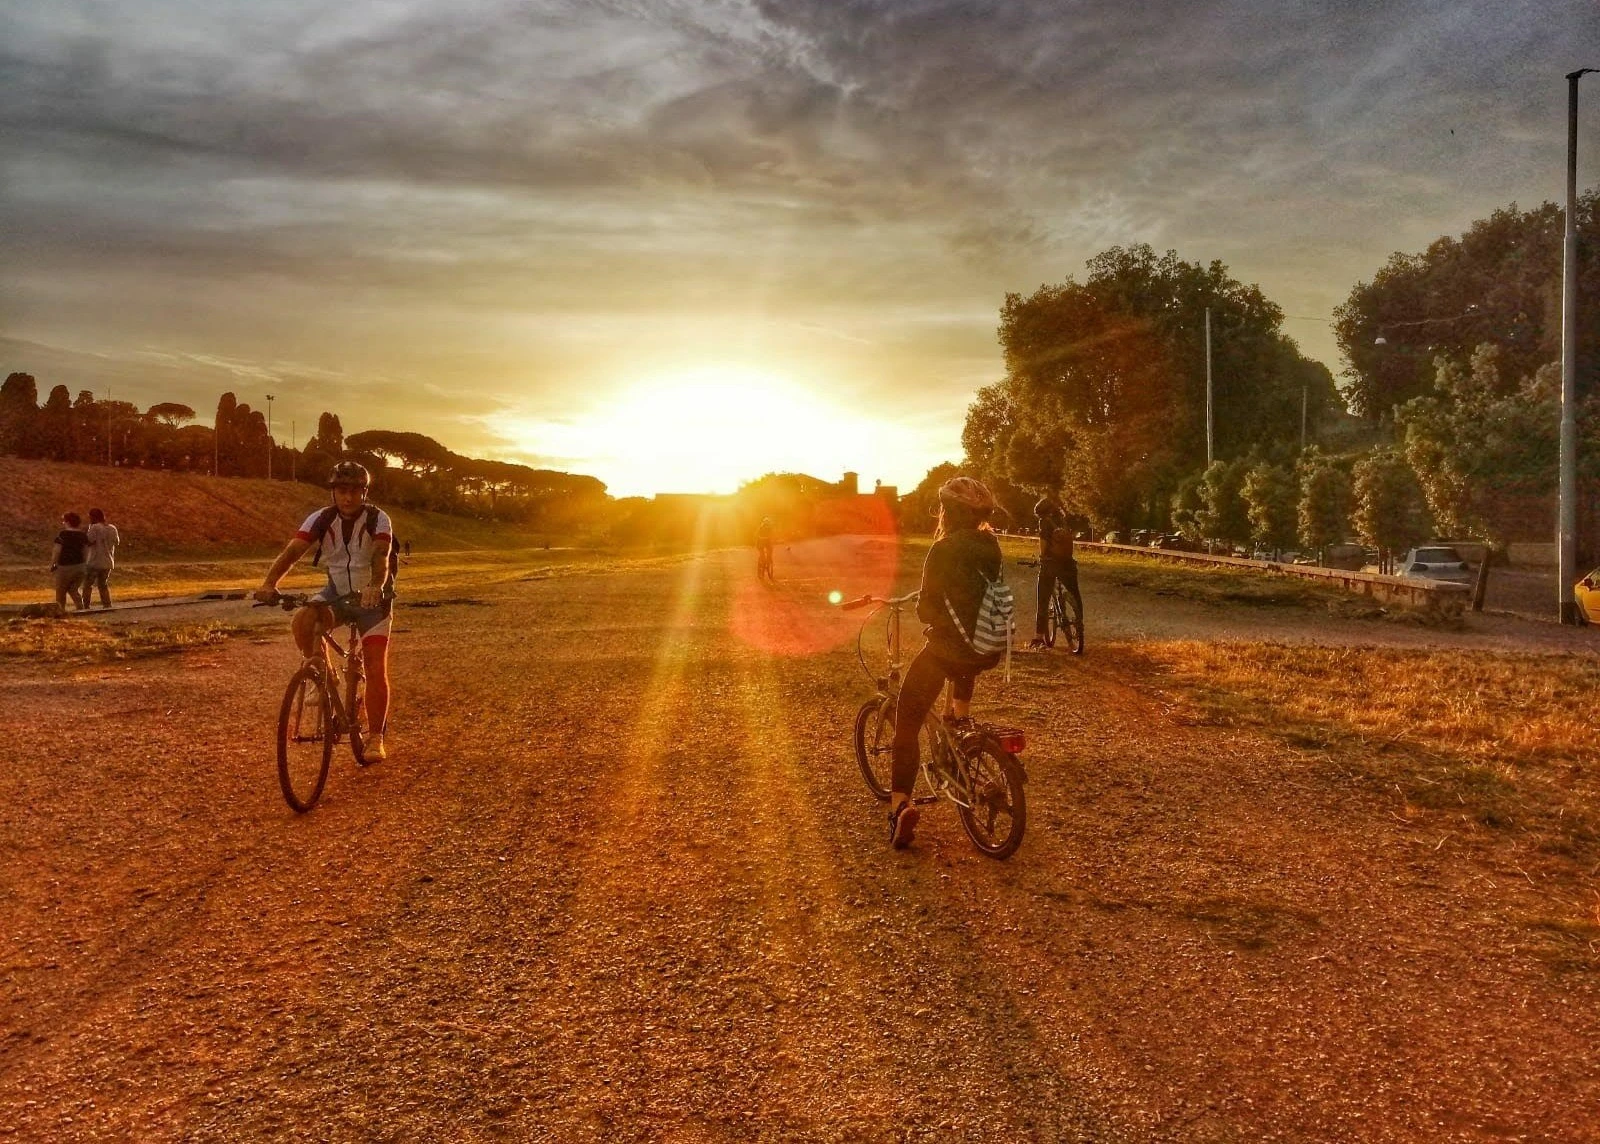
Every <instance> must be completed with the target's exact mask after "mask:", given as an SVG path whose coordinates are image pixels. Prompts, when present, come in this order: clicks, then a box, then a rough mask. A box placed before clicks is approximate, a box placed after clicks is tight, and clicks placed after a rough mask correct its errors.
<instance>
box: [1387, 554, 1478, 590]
mask: <svg viewBox="0 0 1600 1144" xmlns="http://www.w3.org/2000/svg"><path fill="white" fill-rule="evenodd" d="M1396 571H1398V572H1399V574H1400V575H1402V576H1415V577H1419V578H1421V579H1425V580H1453V581H1454V582H1456V583H1458V584H1463V583H1466V582H1467V581H1469V580H1471V579H1472V571H1471V569H1469V568H1468V567H1467V562H1466V561H1465V560H1463V559H1461V553H1459V552H1457V551H1456V550H1455V549H1454V548H1445V547H1443V546H1442V545H1434V546H1432V547H1428V548H1413V549H1411V550H1410V551H1409V552H1407V553H1406V555H1405V559H1403V560H1402V561H1400V566H1399V568H1398V569H1396Z"/></svg>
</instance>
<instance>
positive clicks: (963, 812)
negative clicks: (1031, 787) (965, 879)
mask: <svg viewBox="0 0 1600 1144" xmlns="http://www.w3.org/2000/svg"><path fill="white" fill-rule="evenodd" d="M966 756H967V760H966V761H967V781H968V787H969V788H970V789H971V791H972V805H971V806H970V807H966V806H961V805H960V804H959V803H958V804H957V805H956V813H957V814H959V815H960V817H961V828H962V829H963V830H965V831H966V832H967V837H968V838H970V839H971V840H972V844H973V845H974V846H976V847H977V848H978V851H979V853H982V854H987V855H988V856H989V857H990V858H1009V857H1011V856H1012V855H1013V854H1015V853H1016V852H1017V847H1019V846H1021V845H1022V831H1023V828H1024V827H1025V826H1026V825H1027V822H1028V804H1027V800H1026V798H1025V796H1024V795H1023V793H1022V784H1023V777H1022V764H1021V763H1019V762H1017V757H1016V756H1015V755H1013V754H1011V753H1010V752H1009V751H1007V750H1006V749H1005V748H1004V747H1002V746H1001V745H1000V744H999V742H998V741H997V740H995V739H994V738H993V737H992V736H987V735H986V736H984V737H983V738H982V739H980V740H978V742H977V743H976V744H974V745H972V746H971V747H969V748H967V751H966Z"/></svg>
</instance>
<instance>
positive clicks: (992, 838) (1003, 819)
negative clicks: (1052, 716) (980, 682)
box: [839, 592, 1028, 859]
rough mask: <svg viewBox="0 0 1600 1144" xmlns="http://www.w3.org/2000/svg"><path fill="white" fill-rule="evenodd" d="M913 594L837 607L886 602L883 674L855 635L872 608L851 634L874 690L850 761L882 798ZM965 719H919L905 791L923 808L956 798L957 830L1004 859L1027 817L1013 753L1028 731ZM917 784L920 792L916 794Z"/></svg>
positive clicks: (1022, 779) (1022, 777)
mask: <svg viewBox="0 0 1600 1144" xmlns="http://www.w3.org/2000/svg"><path fill="white" fill-rule="evenodd" d="M919 595H920V593H918V592H912V593H911V594H910V595H906V596H897V597H894V598H892V599H885V598H883V597H879V596H862V597H861V598H860V599H856V600H849V601H846V602H845V603H842V604H840V605H839V606H840V607H841V608H843V609H844V610H846V611H853V610H854V609H856V608H864V607H868V606H870V605H873V604H876V605H878V610H881V609H885V608H886V609H888V612H889V618H888V624H887V627H888V656H889V665H888V672H887V674H885V675H882V676H874V675H873V673H872V671H871V670H870V669H869V668H868V667H867V661H866V657H865V655H864V654H863V653H862V650H861V634H863V633H865V632H866V630H867V624H869V623H871V622H872V616H873V615H876V614H877V610H874V612H873V613H872V614H871V615H869V616H868V617H867V619H866V621H865V622H863V623H862V625H861V632H860V633H858V634H857V636H856V658H857V659H858V660H859V661H860V663H861V667H862V670H863V671H866V673H867V677H868V678H869V679H872V680H873V682H874V683H875V684H876V685H877V689H878V693H877V694H876V695H874V696H873V697H872V698H871V699H868V700H867V701H866V702H865V703H863V704H862V705H861V707H860V709H859V710H858V711H857V712H856V722H855V749H856V763H857V765H858V766H859V767H860V768H861V777H862V778H863V779H865V780H866V784H867V789H868V790H870V791H871V792H872V794H873V796H874V797H876V798H877V799H878V801H880V802H887V801H888V799H889V784H890V774H891V771H892V768H893V755H894V724H895V707H896V704H897V703H898V701H899V697H900V682H901V667H902V664H901V662H900V655H901V647H900V616H901V613H902V611H903V610H904V609H905V606H906V605H907V604H909V603H911V602H912V601H914V600H916V598H917V597H918V596H919ZM966 723H967V725H965V726H957V725H953V724H952V722H951V721H950V720H949V719H947V718H946V717H944V716H942V715H940V716H936V717H934V718H930V719H928V720H927V721H926V722H924V723H923V725H922V728H921V733H922V734H924V735H925V736H926V743H925V747H926V749H925V750H924V751H923V752H922V766H921V768H920V770H919V773H918V776H917V786H916V787H913V789H912V792H911V793H912V801H913V802H915V803H916V804H917V805H919V806H925V805H927V804H929V803H934V802H938V801H939V799H941V798H947V799H949V800H950V801H951V802H953V803H955V804H956V815H957V817H959V818H960V819H961V828H962V829H963V830H965V831H966V833H967V837H968V838H969V839H971V841H972V844H973V846H975V847H977V849H978V852H979V853H981V854H986V855H988V856H989V857H990V858H997V859H1004V858H1009V857H1011V855H1013V854H1015V853H1016V852H1017V847H1019V846H1021V845H1022V832H1023V829H1024V827H1025V826H1026V825H1027V819H1028V811H1027V800H1026V798H1025V796H1024V794H1023V784H1024V783H1026V782H1027V781H1028V776H1027V772H1026V771H1024V770H1023V767H1022V761H1021V760H1020V759H1018V758H1017V755H1018V754H1020V753H1021V752H1022V750H1023V749H1024V748H1025V747H1026V746H1027V736H1026V735H1025V734H1024V733H1023V732H1022V731H1020V730H1018V729H1017V728H1015V727H997V726H993V725H991V724H988V723H978V722H975V721H970V720H969V721H966ZM919 788H921V789H922V792H923V793H920V794H919V793H918V789H919Z"/></svg>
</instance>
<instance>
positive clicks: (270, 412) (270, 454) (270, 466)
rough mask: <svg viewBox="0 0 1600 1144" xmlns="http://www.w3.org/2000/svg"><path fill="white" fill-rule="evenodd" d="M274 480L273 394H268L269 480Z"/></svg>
mask: <svg viewBox="0 0 1600 1144" xmlns="http://www.w3.org/2000/svg"><path fill="white" fill-rule="evenodd" d="M271 479H272V394H270V393H269V394H267V480H269V481H270V480H271Z"/></svg>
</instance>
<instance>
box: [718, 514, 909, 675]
mask: <svg viewBox="0 0 1600 1144" xmlns="http://www.w3.org/2000/svg"><path fill="white" fill-rule="evenodd" d="M755 561H756V557H755V551H754V550H753V549H752V550H751V552H750V575H749V578H748V579H745V580H741V581H740V583H739V586H738V588H737V590H736V592H735V594H734V601H733V611H732V615H731V617H730V622H731V624H732V626H733V634H734V635H735V636H737V637H738V638H739V639H740V640H742V641H743V642H744V643H746V644H749V645H751V646H752V647H756V648H760V649H761V650H762V651H765V652H769V653H773V654H777V655H815V654H817V653H819V652H824V651H829V650H831V649H833V648H836V647H839V646H841V645H842V644H845V643H848V642H850V641H851V640H853V639H855V637H856V632H857V631H858V630H860V628H861V623H862V620H863V619H864V618H865V617H866V615H867V613H866V612H844V611H841V610H840V609H838V608H836V607H834V606H832V605H831V604H830V603H829V597H830V594H832V593H834V592H838V593H839V594H840V598H841V599H844V600H849V599H853V598H855V597H857V596H862V595H867V594H869V593H870V594H871V595H874V596H886V595H888V594H889V593H890V590H891V589H892V588H893V587H894V577H895V570H896V566H897V564H898V561H899V542H898V540H897V539H896V538H895V537H894V536H893V535H892V534H891V535H886V536H824V537H818V538H816V539H814V540H803V541H796V542H794V543H793V544H784V543H782V542H780V543H779V544H777V545H776V548H775V551H774V552H773V560H772V563H773V573H774V577H775V582H774V583H771V584H767V583H763V582H762V581H760V580H758V579H756V575H755ZM907 623H908V626H907V628H906V632H907V635H908V638H909V637H910V636H911V635H912V634H913V633H914V632H916V631H919V630H920V625H917V626H913V625H916V621H915V618H914V617H913V618H912V619H910V620H909V621H908V622H907ZM883 638H884V637H883V629H882V624H881V622H880V623H879V624H878V626H877V627H875V628H874V629H872V630H870V631H869V632H868V633H867V635H866V637H865V638H864V640H863V642H864V644H865V646H866V647H867V649H868V653H869V658H870V655H871V653H872V652H873V651H880V652H881V650H882V649H881V647H879V646H878V645H880V644H881V643H882V642H883Z"/></svg>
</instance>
